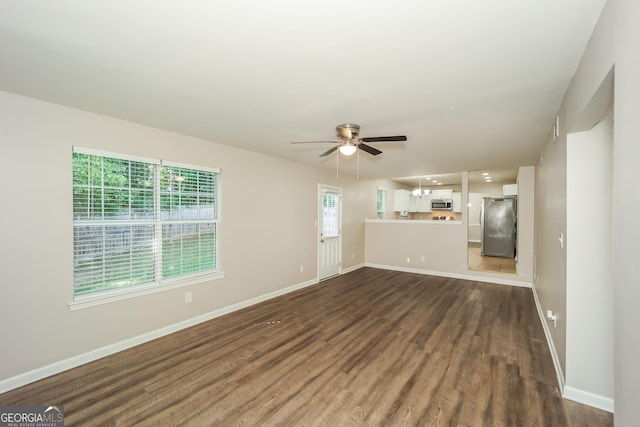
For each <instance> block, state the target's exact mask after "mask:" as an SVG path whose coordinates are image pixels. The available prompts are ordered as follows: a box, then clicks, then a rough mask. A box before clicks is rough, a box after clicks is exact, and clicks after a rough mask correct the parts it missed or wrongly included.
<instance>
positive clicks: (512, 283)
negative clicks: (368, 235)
mask: <svg viewBox="0 0 640 427" xmlns="http://www.w3.org/2000/svg"><path fill="white" fill-rule="evenodd" d="M364 266H365V267H371V268H380V269H382V270H392V271H402V272H404V273H416V274H425V275H428V276H439V277H451V278H452V279H462V280H472V281H475V282H485V283H495V284H498V285H509V286H519V287H522V288H530V287H531V282H527V281H523V280H513V279H507V278H502V277H495V276H483V275H480V274H459V273H449V272H446V271H433V270H423V269H421V268H411V267H398V266H395V265H384V264H374V263H368V262H367V263H365V264H364Z"/></svg>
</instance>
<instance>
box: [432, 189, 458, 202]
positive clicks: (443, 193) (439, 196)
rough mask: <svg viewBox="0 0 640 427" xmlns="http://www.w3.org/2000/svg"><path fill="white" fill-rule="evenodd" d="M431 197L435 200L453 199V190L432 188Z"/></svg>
mask: <svg viewBox="0 0 640 427" xmlns="http://www.w3.org/2000/svg"><path fill="white" fill-rule="evenodd" d="M431 198H432V199H433V200H451V199H452V198H453V190H431Z"/></svg>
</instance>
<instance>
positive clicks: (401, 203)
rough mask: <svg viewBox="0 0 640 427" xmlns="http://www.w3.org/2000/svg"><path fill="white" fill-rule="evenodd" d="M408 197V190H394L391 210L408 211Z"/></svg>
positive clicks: (409, 196)
mask: <svg viewBox="0 0 640 427" xmlns="http://www.w3.org/2000/svg"><path fill="white" fill-rule="evenodd" d="M410 199H411V193H410V192H409V190H395V191H394V192H393V210H394V211H395V212H409V202H410Z"/></svg>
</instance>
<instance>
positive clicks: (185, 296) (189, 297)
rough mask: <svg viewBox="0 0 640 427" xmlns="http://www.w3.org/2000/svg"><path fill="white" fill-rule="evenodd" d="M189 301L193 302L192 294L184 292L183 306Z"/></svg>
mask: <svg viewBox="0 0 640 427" xmlns="http://www.w3.org/2000/svg"><path fill="white" fill-rule="evenodd" d="M191 301H193V294H192V293H191V292H186V293H185V294H184V302H185V304H189V303H190V302H191Z"/></svg>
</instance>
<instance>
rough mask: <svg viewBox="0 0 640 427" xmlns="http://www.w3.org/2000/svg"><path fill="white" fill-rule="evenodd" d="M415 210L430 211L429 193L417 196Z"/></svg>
mask: <svg viewBox="0 0 640 427" xmlns="http://www.w3.org/2000/svg"><path fill="white" fill-rule="evenodd" d="M416 212H431V195H428V196H422V197H418V198H417V200H416Z"/></svg>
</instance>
